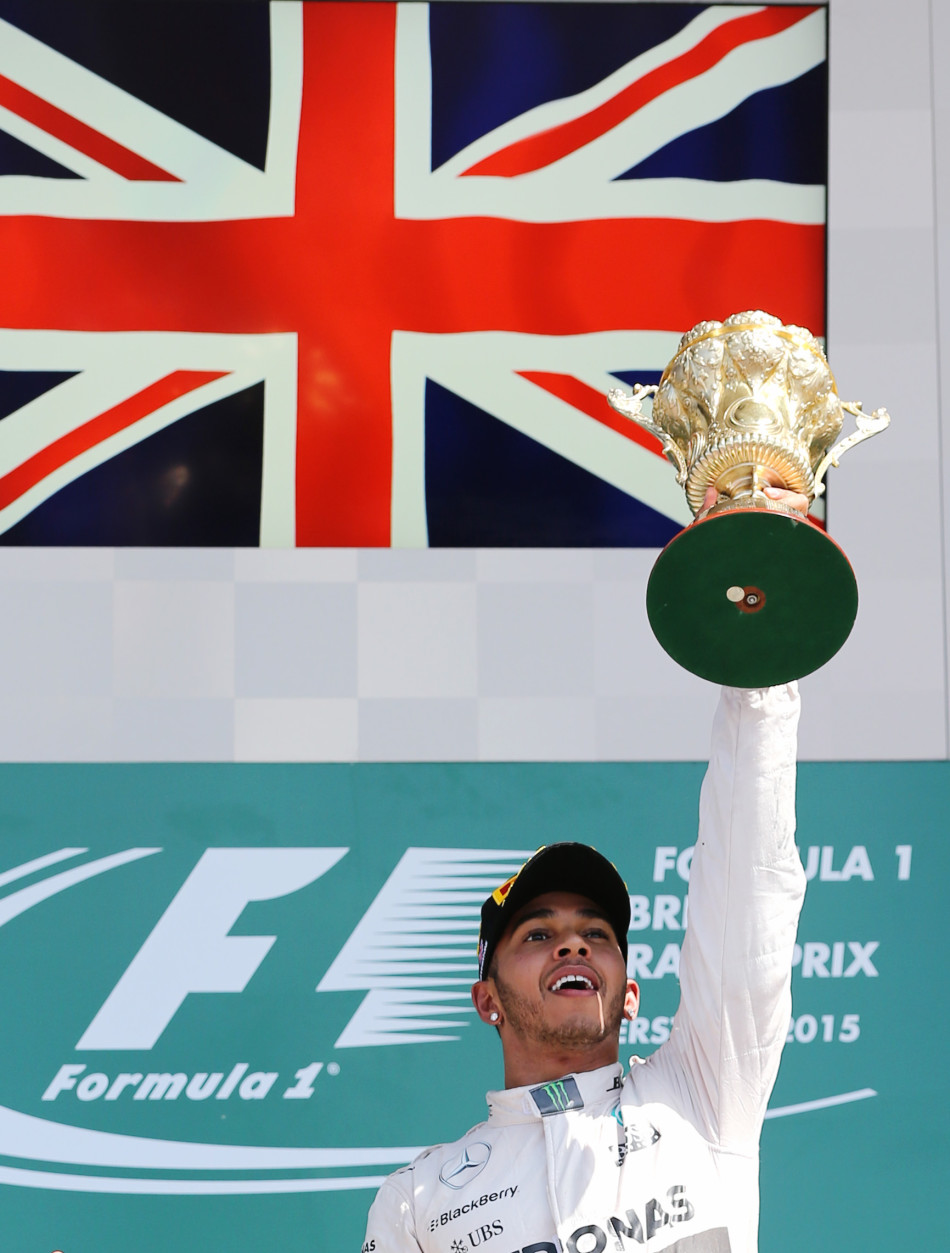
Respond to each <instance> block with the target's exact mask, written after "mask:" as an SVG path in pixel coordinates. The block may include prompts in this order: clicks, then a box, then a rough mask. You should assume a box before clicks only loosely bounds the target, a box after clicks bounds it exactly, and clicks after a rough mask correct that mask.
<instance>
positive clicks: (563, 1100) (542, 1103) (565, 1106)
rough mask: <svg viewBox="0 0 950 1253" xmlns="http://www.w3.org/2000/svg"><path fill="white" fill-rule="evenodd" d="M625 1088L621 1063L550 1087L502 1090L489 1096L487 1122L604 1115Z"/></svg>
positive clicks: (565, 1077)
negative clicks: (574, 1113)
mask: <svg viewBox="0 0 950 1253" xmlns="http://www.w3.org/2000/svg"><path fill="white" fill-rule="evenodd" d="M622 1084H623V1067H622V1066H621V1065H620V1063H619V1062H614V1063H613V1064H612V1065H610V1066H600V1067H598V1069H597V1070H583V1071H580V1072H579V1073H578V1072H575V1073H572V1074H569V1075H565V1076H564V1077H563V1078H562V1079H556V1080H553V1081H552V1082H550V1083H536V1084H529V1085H527V1086H526V1087H523V1088H501V1089H499V1090H498V1091H495V1092H489V1093H487V1096H486V1099H487V1101H488V1121H489V1123H491V1124H493V1125H495V1126H504V1125H506V1124H510V1123H523V1122H535V1121H540V1120H541V1119H542V1118H546V1117H549V1116H551V1115H557V1114H562V1113H569V1112H570V1111H571V1110H576V1109H584V1110H587V1111H589V1112H591V1113H602V1112H603V1111H604V1110H606V1109H610V1108H611V1107H612V1106H614V1105H616V1104H617V1101H618V1099H619V1097H620V1089H621V1086H622Z"/></svg>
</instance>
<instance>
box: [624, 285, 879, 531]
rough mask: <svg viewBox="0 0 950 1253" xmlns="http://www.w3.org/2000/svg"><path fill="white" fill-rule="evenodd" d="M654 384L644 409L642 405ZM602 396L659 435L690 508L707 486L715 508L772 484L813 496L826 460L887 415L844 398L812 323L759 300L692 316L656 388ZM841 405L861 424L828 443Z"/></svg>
mask: <svg viewBox="0 0 950 1253" xmlns="http://www.w3.org/2000/svg"><path fill="white" fill-rule="evenodd" d="M651 392H653V393H655V397H654V401H653V412H652V414H651V416H650V417H649V418H647V417H645V415H643V413H642V412H641V408H640V405H641V402H642V400H643V398H644V397H645V396H647V395H649V394H650V393H651ZM608 399H609V401H610V404H611V405H612V406H613V407H614V408H615V409H616V410H617V411H618V412H620V413H624V414H626V416H627V417H631V418H633V419H634V420H635V421H637V422H639V423H640V424H641V425H642V426H645V427H646V428H647V429H648V430H649V431H651V432H652V433H653V434H654V435H656V436H657V437H658V438H659V439H660V440H661V442H662V444H663V448H664V451H665V452H666V455H667V457H669V459H670V461H672V462H673V464H674V465H675V466H676V469H677V479H678V481H679V482H680V483H682V484H683V485H684V486H685V488H686V496H687V499H688V501H689V504H690V507H691V508H692V510H693V513H694V514H695V513H697V512H698V511H699V510H700V509H701V508H702V505H703V500H704V497H705V494H706V489H707V488H708V487H709V486H714V487H715V488H716V489H717V491H718V492H719V493H720V494H721V495H722V496H723V497H725V498H727V499H726V500H724V501H723V503H722V505H721V506H720V508H735V507H737V505H739V504H742V505H745V506H747V505H749V504H752V503H754V504H756V505H762V506H766V507H773V502H770V498H769V497H767V496H764V495H763V493H762V489H763V488H764V487H768V486H774V487H784V488H787V489H789V490H790V491H795V492H801V493H802V494H804V495H806V496H808V497H809V499H814V497H815V496H817V495H820V494H821V492H822V491H824V484H823V483H822V478H823V476H824V473H825V471H826V470H827V468H828V466H829V465H837V463H838V457H839V456H840V454H841V453H842V452H844V451H845V449H846V448H848V447H850V446H851V445H853V444H855V443H858V442H859V441H860V440H862V439H866V438H867V437H868V436H869V435H873V434H876V433H877V431H879V430H883V428H884V427H885V426H887V424H888V422H889V421H890V418H889V416H888V414H887V412H886V410H884V409H879V410H876V411H875V413H874V414H871V415H868V414H864V413H863V412H862V411H861V406H860V403H857V404H851V403H848V402H843V401H842V400H841V399H840V398H839V396H838V389H837V387H836V385H835V380H834V376H833V374H832V373H831V369H830V367H829V365H828V362H827V360H826V358H825V354H824V352H823V351H822V347H821V345H820V344H819V342H818V340H817V339H815V337H814V336H813V335H812V334H811V332H810V331H808V330H806V329H805V328H804V327H801V326H784V325H783V324H782V322H781V321H780V319H778V318H776V317H773V316H772V315H771V314H768V313H763V312H762V311H761V310H760V309H756V310H751V311H746V312H743V313H734V314H733V315H732V316H731V317H729V318H727V319H726V320H725V321H724V322H699V323H697V324H696V326H694V327H693V328H692V330H690V331H687V333H686V334H685V335H684V336H683V338H682V339H681V340H680V343H679V347H678V348H677V351H676V355H675V356H674V357H673V359H672V361H671V362H670V363H669V365H668V366H667V367H666V369H665V370H664V372H663V376H662V378H661V379H660V382H659V385H658V386H657V387H650V388H643V387H640V386H639V385H637V386H636V387H635V388H634V393H633V396H632V397H631V396H628V395H626V393H624V392H623V391H622V390H621V389H619V388H615V389H614V390H613V391H611V392H610V394H609V396H608ZM844 410H848V411H849V412H851V413H853V414H855V417H856V419H857V425H858V431H857V432H855V434H854V435H851V436H849V437H848V438H847V439H846V440H843V441H842V442H841V444H839V445H838V446H837V447H835V448H832V447H831V445H832V443H833V441H834V440H835V438H836V437H837V435H838V434H839V432H840V431H841V426H842V422H843V418H844ZM750 497H751V498H752V499H750ZM779 508H781V506H779Z"/></svg>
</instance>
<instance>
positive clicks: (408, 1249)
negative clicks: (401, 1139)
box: [362, 1170, 422, 1253]
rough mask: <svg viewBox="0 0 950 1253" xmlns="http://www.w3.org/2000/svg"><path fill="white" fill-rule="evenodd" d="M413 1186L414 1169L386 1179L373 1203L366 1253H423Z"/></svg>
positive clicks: (401, 1171) (363, 1251)
mask: <svg viewBox="0 0 950 1253" xmlns="http://www.w3.org/2000/svg"><path fill="white" fill-rule="evenodd" d="M411 1187H412V1172H411V1170H400V1171H397V1172H396V1173H395V1174H394V1175H390V1176H389V1178H388V1179H386V1180H385V1181H384V1183H383V1186H382V1187H381V1188H380V1189H379V1191H378V1192H377V1193H376V1200H375V1201H374V1202H373V1204H372V1205H371V1207H370V1211H369V1218H368V1219H367V1223H366V1238H365V1240H364V1241H363V1249H362V1253H421V1247H422V1246H421V1245H420V1243H419V1241H418V1240H417V1239H416V1231H415V1216H414V1214H413V1207H412V1201H411V1199H410V1197H411Z"/></svg>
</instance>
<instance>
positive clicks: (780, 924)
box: [651, 684, 805, 1152]
mask: <svg viewBox="0 0 950 1253" xmlns="http://www.w3.org/2000/svg"><path fill="white" fill-rule="evenodd" d="M798 713H799V701H798V691H797V688H796V686H795V685H794V684H790V685H787V686H783V687H775V688H765V689H751V690H747V689H733V688H727V689H725V690H724V691H723V693H722V698H721V700H720V703H719V708H718V709H717V711H716V717H715V721H714V724H713V738H712V751H711V754H710V760H709V769H708V771H707V773H706V777H705V779H704V781H703V787H702V793H701V797H700V820H699V839H698V841H697V844H696V849H695V851H694V854H693V862H692V868H691V871H690V884H689V920H688V927H687V933H686V937H685V940H684V943H683V951H682V958H681V962H680V985H681V992H682V999H681V1001H680V1007H679V1010H678V1011H677V1015H676V1019H675V1021H674V1027H673V1033H672V1035H671V1038H670V1040H669V1042H668V1044H667V1045H666V1046H665V1048H664V1049H662V1050H661V1053H664V1054H666V1056H665V1057H663V1059H662V1061H661V1059H660V1057H659V1056H656V1057H655V1058H654V1059H651V1060H655V1061H656V1062H658V1063H660V1064H659V1066H658V1070H659V1071H662V1072H665V1075H664V1077H665V1079H666V1081H667V1082H672V1083H673V1084H674V1086H675V1087H677V1088H678V1089H679V1090H680V1103H681V1108H684V1112H686V1113H687V1116H688V1117H689V1118H690V1120H691V1121H692V1122H694V1124H696V1125H697V1126H698V1127H699V1129H700V1130H701V1131H702V1133H703V1134H704V1135H705V1136H706V1137H707V1139H709V1140H711V1141H712V1142H714V1143H717V1144H720V1145H722V1146H723V1147H728V1148H732V1149H735V1150H737V1151H740V1152H742V1151H754V1150H755V1146H756V1145H757V1143H758V1138H759V1134H760V1131H761V1127H762V1121H763V1119H764V1117H765V1109H766V1105H767V1102H768V1098H769V1094H770V1092H771V1090H772V1086H773V1084H774V1082H775V1076H776V1074H777V1072H778V1065H779V1060H780V1057H781V1052H782V1046H783V1044H784V1042H785V1036H786V1033H787V1031H788V1023H789V1017H790V1014H791V966H792V951H793V948H794V944H795V934H796V929H797V926H798V916H799V913H800V910H801V904H802V900H803V898H804V891H805V875H804V872H803V870H802V865H801V859H800V858H799V855H798V851H797V849H796V847H795V752H796V731H797V726H798ZM681 1085H684V1086H682V1087H681Z"/></svg>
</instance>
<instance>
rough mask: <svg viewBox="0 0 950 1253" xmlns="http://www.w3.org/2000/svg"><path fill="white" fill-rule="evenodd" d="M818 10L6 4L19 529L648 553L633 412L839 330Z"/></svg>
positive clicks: (6, 160) (4, 408)
mask: <svg viewBox="0 0 950 1253" xmlns="http://www.w3.org/2000/svg"><path fill="white" fill-rule="evenodd" d="M826 99H827V91H826V12H825V9H824V8H822V7H815V6H798V5H773V6H764V7H763V6H754V7H752V6H747V5H734V4H725V5H695V4H660V5H658V4H638V3H621V4H614V3H609V4H598V3H591V4H587V3H583V4H582V3H538V4H535V3H528V4H518V3H470V4H456V3H447V2H438V3H432V4H422V3H399V4H388V3H294V2H291V0H281V2H279V3H272V4H269V5H268V4H264V3H255V4H247V3H210V2H209V3H204V2H203V0H199V2H194V3H190V4H188V5H181V4H177V3H168V4H159V3H156V4H150V5H127V4H120V3H116V2H114V0H112V2H106V0H78V2H77V0H56V2H54V0H46V2H45V3H44V4H42V5H35V4H30V3H28V2H27V0H0V232H2V236H3V242H4V245H5V246H4V256H5V259H6V274H5V280H4V284H3V289H2V295H0V325H2V326H3V327H4V328H6V329H3V330H0V417H2V421H0V542H3V543H8V544H181V545H185V544H235V545H247V544H251V545H254V544H262V545H277V546H282V545H294V544H297V545H334V546H335V545H341V546H357V545H358V546H372V545H389V544H393V545H405V546H417V545H426V544H431V545H460V546H464V545H529V546H530V545H546V544H555V545H574V544H576V545H646V546H651V547H653V546H658V545H660V544H662V543H664V542H665V541H666V540H667V539H668V538H669V537H670V536H671V535H672V534H674V533H675V532H676V530H678V529H679V527H680V526H681V525H682V524H683V523H684V522H686V521H687V520H688V517H689V515H688V511H687V507H686V504H685V500H684V498H683V495H682V492H681V491H680V489H679V488H677V487H676V485H675V482H674V481H673V474H672V471H671V470H670V467H669V466H668V464H667V463H666V462H665V460H664V459H663V458H662V455H661V453H660V450H659V446H658V445H657V444H656V443H655V441H653V440H652V439H651V438H650V437H649V436H647V435H645V434H644V433H643V432H642V431H641V430H640V429H639V428H638V427H635V426H634V425H633V424H629V423H625V422H624V420H623V419H621V418H619V417H618V416H617V415H615V414H613V412H612V411H611V410H610V409H609V408H608V406H607V405H606V402H605V400H604V394H605V392H606V391H607V390H608V389H609V388H610V387H612V386H616V384H617V380H618V379H619V380H621V381H622V382H627V383H629V382H631V381H633V380H635V379H637V380H641V381H644V382H649V381H655V380H656V378H657V377H658V374H659V371H660V370H661V369H662V367H663V366H664V365H665V363H666V361H667V360H668V359H669V357H670V356H671V355H672V352H673V350H674V349H675V346H676V343H677V341H678V338H679V336H680V334H681V333H682V332H683V331H685V330H686V329H688V328H689V327H690V326H691V325H693V324H694V323H695V322H697V321H699V320H700V319H702V318H716V317H718V318H722V317H725V316H727V315H728V314H730V313H733V312H736V311H738V310H741V309H746V308H764V309H767V310H768V311H769V312H773V313H777V314H779V315H780V316H781V317H782V318H783V319H784V320H785V321H788V322H794V323H798V324H801V325H805V326H808V327H809V328H810V329H811V330H812V331H814V332H815V333H816V334H819V335H821V334H823V332H824V221H825V182H826V154H825V133H826V115H827V104H826Z"/></svg>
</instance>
